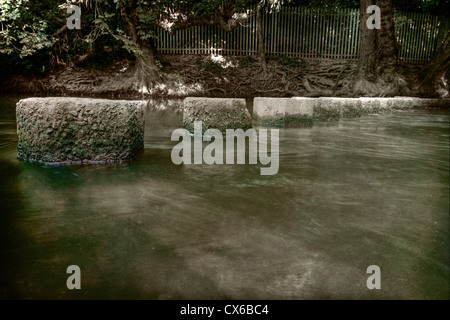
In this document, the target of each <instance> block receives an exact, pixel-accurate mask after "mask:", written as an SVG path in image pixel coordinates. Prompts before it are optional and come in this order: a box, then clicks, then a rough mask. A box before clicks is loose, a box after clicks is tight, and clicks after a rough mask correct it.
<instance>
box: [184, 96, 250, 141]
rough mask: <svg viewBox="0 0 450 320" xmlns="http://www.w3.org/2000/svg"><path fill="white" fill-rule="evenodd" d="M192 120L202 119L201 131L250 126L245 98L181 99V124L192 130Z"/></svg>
mask: <svg viewBox="0 0 450 320" xmlns="http://www.w3.org/2000/svg"><path fill="white" fill-rule="evenodd" d="M194 121H202V130H203V132H204V131H206V130H208V129H218V130H220V131H222V132H223V133H225V131H226V129H243V130H246V129H248V128H250V127H251V126H252V118H251V116H250V113H249V112H248V110H247V108H246V103H245V99H227V98H194V97H188V98H186V99H184V101H183V126H184V128H185V129H187V130H189V131H190V132H194Z"/></svg>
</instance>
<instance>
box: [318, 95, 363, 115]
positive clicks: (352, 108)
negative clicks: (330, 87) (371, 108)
mask: <svg viewBox="0 0 450 320" xmlns="http://www.w3.org/2000/svg"><path fill="white" fill-rule="evenodd" d="M361 114H363V112H362V108H361V100H359V99H358V98H328V97H322V98H319V99H318V103H317V104H316V105H315V106H314V120H316V121H335V120H339V118H341V117H358V116H361Z"/></svg>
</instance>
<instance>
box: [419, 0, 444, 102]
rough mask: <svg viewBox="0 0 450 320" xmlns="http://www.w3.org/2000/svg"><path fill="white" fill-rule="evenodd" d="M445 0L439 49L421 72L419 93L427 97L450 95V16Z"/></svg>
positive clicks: (441, 12) (440, 27)
mask: <svg viewBox="0 0 450 320" xmlns="http://www.w3.org/2000/svg"><path fill="white" fill-rule="evenodd" d="M445 6H446V3H445V1H440V2H439V5H438V9H439V10H438V12H439V32H438V36H437V49H436V51H435V53H434V54H433V56H432V57H431V59H430V61H429V62H428V64H427V65H426V66H425V68H424V69H423V70H422V71H421V73H420V74H419V79H420V83H419V87H418V91H419V94H420V95H422V96H427V97H434V96H441V97H443V98H444V97H448V96H449V95H450V92H449V91H450V87H449V86H450V71H449V70H450V17H449V13H448V10H449V9H448V8H447V7H445Z"/></svg>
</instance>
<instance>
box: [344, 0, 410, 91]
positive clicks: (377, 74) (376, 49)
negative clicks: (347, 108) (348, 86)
mask: <svg viewBox="0 0 450 320" xmlns="http://www.w3.org/2000/svg"><path fill="white" fill-rule="evenodd" d="M371 5H377V6H378V7H379V8H380V17H381V20H380V22H381V23H380V28H379V29H377V28H372V29H370V28H368V26H367V24H366V22H367V20H368V19H369V17H370V16H371V15H372V12H369V13H368V12H367V8H368V7H369V6H371ZM393 14H394V10H393V6H392V0H378V1H374V0H361V1H360V38H359V39H360V40H359V58H358V69H357V74H356V79H355V82H354V83H353V88H352V93H353V94H354V95H356V96H358V95H369V96H392V95H401V94H405V93H407V89H406V81H405V80H404V79H403V78H402V77H401V76H400V75H399V73H398V72H397V57H398V49H399V47H398V44H397V41H396V37H395V26H394V19H393Z"/></svg>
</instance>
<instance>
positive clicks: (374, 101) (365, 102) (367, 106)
mask: <svg viewBox="0 0 450 320" xmlns="http://www.w3.org/2000/svg"><path fill="white" fill-rule="evenodd" d="M359 99H360V100H361V108H362V112H363V113H366V114H367V113H380V112H386V111H390V110H392V106H393V104H392V102H393V100H392V98H377V97H375V98H373V97H367V98H365V97H361V98H359Z"/></svg>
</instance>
